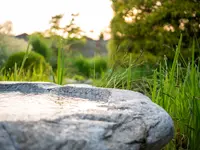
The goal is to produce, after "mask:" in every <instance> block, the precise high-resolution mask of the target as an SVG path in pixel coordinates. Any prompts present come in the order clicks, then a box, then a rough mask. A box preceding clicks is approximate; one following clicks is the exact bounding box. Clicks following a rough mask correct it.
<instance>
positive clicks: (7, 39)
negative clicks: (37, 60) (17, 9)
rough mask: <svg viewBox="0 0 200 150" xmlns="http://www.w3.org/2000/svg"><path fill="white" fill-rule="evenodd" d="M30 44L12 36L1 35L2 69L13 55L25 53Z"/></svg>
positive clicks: (0, 56) (0, 60)
mask: <svg viewBox="0 0 200 150" xmlns="http://www.w3.org/2000/svg"><path fill="white" fill-rule="evenodd" d="M27 46H28V43H27V42H26V41H24V40H21V39H17V38H14V37H12V36H10V35H5V34H0V67H1V66H2V65H3V64H4V63H5V62H6V61H7V59H8V57H9V56H10V55H12V54H13V53H16V52H20V51H25V49H26V48H27Z"/></svg>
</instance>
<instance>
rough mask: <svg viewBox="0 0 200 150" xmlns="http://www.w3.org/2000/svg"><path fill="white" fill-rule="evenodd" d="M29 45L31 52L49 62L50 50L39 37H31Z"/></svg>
mask: <svg viewBox="0 0 200 150" xmlns="http://www.w3.org/2000/svg"><path fill="white" fill-rule="evenodd" d="M30 43H31V45H32V49H33V51H35V52H37V53H39V54H41V55H42V56H44V58H45V59H46V60H47V61H49V59H50V56H51V49H50V48H49V47H48V45H47V44H46V42H45V41H44V40H43V39H42V38H41V37H39V35H33V36H32V37H31V41H30Z"/></svg>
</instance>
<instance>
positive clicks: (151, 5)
mask: <svg viewBox="0 0 200 150" xmlns="http://www.w3.org/2000/svg"><path fill="white" fill-rule="evenodd" d="M112 2H113V10H114V11H115V16H114V18H113V19H112V21H111V34H112V40H111V41H110V46H109V49H110V55H111V56H112V55H116V58H115V60H118V59H120V57H122V56H121V55H122V54H126V53H139V52H140V51H141V50H142V51H147V52H150V53H152V54H153V55H156V56H163V55H166V56H167V57H168V58H169V59H171V60H173V57H174V52H173V49H175V46H176V44H177V43H178V40H179V36H180V34H182V35H183V45H182V46H183V51H182V52H183V55H184V56H188V53H189V51H188V49H187V47H188V46H189V45H191V44H192V38H193V37H194V36H195V35H198V34H199V33H200V24H199V22H200V13H199V10H200V2H199V1H195V0H184V1H183V0H167V1H166V0H160V1H158V0H148V1H146V0H134V1H133V0H112ZM197 40H198V41H199V40H200V39H197ZM118 53H119V54H118Z"/></svg>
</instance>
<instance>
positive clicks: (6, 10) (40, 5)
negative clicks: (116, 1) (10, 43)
mask: <svg viewBox="0 0 200 150" xmlns="http://www.w3.org/2000/svg"><path fill="white" fill-rule="evenodd" d="M72 13H74V14H76V13H79V16H78V17H77V18H76V24H77V25H78V26H80V27H81V29H82V30H83V31H85V32H86V34H87V36H89V37H91V38H94V39H95V38H96V39H97V38H98V36H99V34H100V32H101V31H103V30H107V28H108V27H109V23H110V20H111V19H112V17H113V11H112V8H111V1H110V0H0V24H2V23H4V22H5V21H12V23H13V34H14V35H18V34H21V33H28V34H31V33H33V32H35V31H45V30H46V29H48V28H49V27H50V25H49V21H50V20H51V17H52V16H55V15H58V14H64V18H63V22H61V25H62V24H63V25H67V24H68V23H69V21H70V20H71V14H72ZM91 30H93V32H90V31H91Z"/></svg>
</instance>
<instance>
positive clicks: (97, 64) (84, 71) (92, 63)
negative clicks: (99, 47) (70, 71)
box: [71, 56, 107, 78]
mask: <svg viewBox="0 0 200 150" xmlns="http://www.w3.org/2000/svg"><path fill="white" fill-rule="evenodd" d="M71 67H72V68H74V69H75V72H76V73H77V74H79V75H82V76H85V77H88V78H89V77H100V75H101V74H102V73H103V72H104V71H106V69H107V60H106V59H105V58H103V57H100V56H97V57H94V58H85V57H83V56H80V57H77V58H75V59H74V61H73V63H72V66H71Z"/></svg>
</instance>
